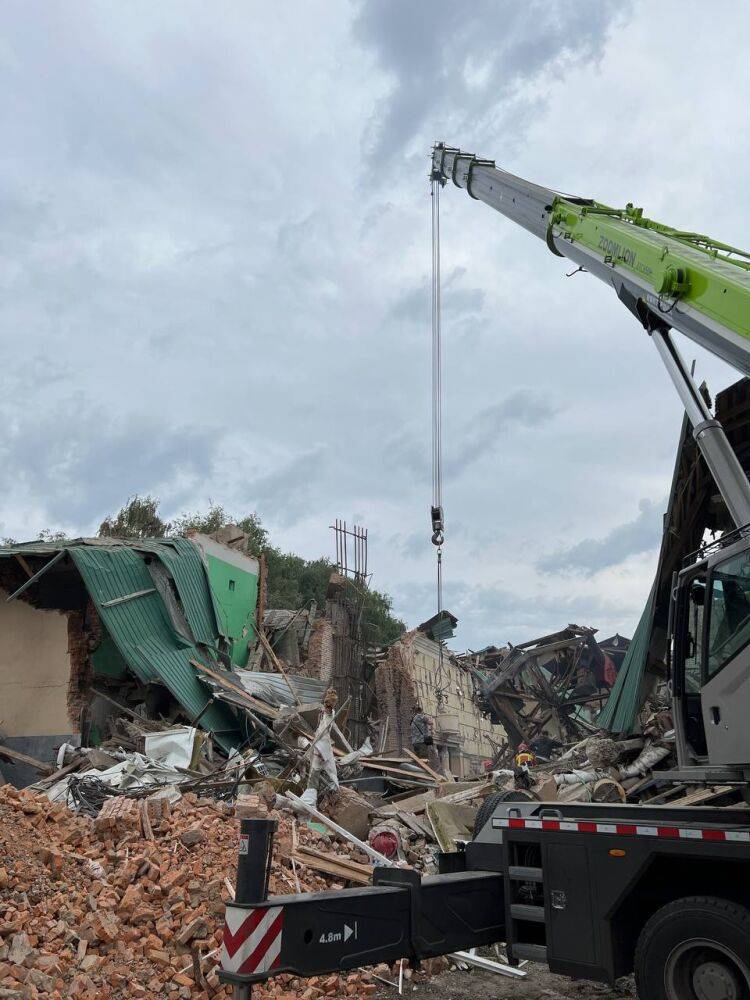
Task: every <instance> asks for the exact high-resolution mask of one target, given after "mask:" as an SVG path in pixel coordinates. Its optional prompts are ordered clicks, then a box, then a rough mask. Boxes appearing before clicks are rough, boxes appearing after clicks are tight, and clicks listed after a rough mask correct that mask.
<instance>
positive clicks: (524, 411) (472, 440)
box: [445, 389, 555, 478]
mask: <svg viewBox="0 0 750 1000" xmlns="http://www.w3.org/2000/svg"><path fill="white" fill-rule="evenodd" d="M554 414H555V407H554V406H553V405H552V404H551V403H550V402H549V401H548V400H547V399H545V398H544V397H543V396H540V395H539V394H538V393H536V392H534V391H533V390H531V389H517V390H516V391H515V392H512V393H510V395H508V396H506V397H505V398H504V399H501V400H500V401H499V402H497V403H494V404H493V405H492V406H488V407H486V408H485V409H483V410H480V411H479V413H477V414H476V416H475V417H474V418H473V419H472V421H471V424H470V425H469V426H467V427H466V428H465V429H464V431H463V433H462V434H461V435H458V436H457V438H458V440H460V442H461V447H460V450H455V451H451V452H450V453H449V455H448V458H447V461H446V463H445V471H446V473H447V475H448V476H449V477H454V478H455V477H458V476H460V475H461V474H462V473H463V472H465V470H466V469H467V468H468V467H469V466H470V465H471V464H472V463H474V462H476V461H477V459H479V458H481V456H482V455H485V454H487V453H488V452H491V451H494V449H495V448H496V447H497V441H498V438H499V437H501V436H502V435H504V434H507V433H508V432H509V431H510V430H512V429H513V428H514V427H515V428H520V429H525V430H533V429H534V428H536V427H539V426H540V425H542V424H545V423H547V422H548V421H549V420H551V419H552V417H553V416H554Z"/></svg>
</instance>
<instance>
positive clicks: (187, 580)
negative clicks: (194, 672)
mask: <svg viewBox="0 0 750 1000" xmlns="http://www.w3.org/2000/svg"><path fill="white" fill-rule="evenodd" d="M134 545H135V547H136V548H138V549H141V550H142V551H147V552H152V553H153V554H154V555H155V556H156V557H157V558H158V559H160V560H161V562H162V563H163V564H164V565H165V566H166V568H167V569H168V570H169V572H170V573H171V575H172V579H173V580H174V582H175V585H176V587H177V593H178V594H179V595H180V600H181V601H182V606H183V608H184V610H185V617H186V618H187V620H188V623H189V625H190V628H191V629H192V631H193V635H194V636H195V638H196V639H197V641H198V642H203V643H205V644H206V645H207V646H212V647H213V646H215V645H216V642H217V637H218V635H219V632H218V630H217V621H216V614H215V612H214V602H213V598H212V595H211V590H210V587H209V585H208V578H207V576H206V572H205V569H204V566H203V559H202V558H201V553H200V551H199V550H198V549H197V548H196V546H195V545H193V543H192V542H191V541H189V539H187V538H170V539H168V540H164V541H161V540H159V541H151V540H150V539H146V540H145V541H143V542H137V543H134Z"/></svg>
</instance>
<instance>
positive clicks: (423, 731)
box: [411, 705, 433, 760]
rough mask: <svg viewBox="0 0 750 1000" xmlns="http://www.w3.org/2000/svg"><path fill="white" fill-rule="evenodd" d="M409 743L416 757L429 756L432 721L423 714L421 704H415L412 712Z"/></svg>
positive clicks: (425, 758) (424, 758)
mask: <svg viewBox="0 0 750 1000" xmlns="http://www.w3.org/2000/svg"><path fill="white" fill-rule="evenodd" d="M411 743H412V747H413V748H414V753H415V754H416V755H417V757H420V758H421V759H422V760H427V758H428V757H429V756H430V747H431V746H432V744H433V739H432V721H431V719H430V718H429V717H428V716H427V715H425V714H424V712H423V711H422V706H421V705H415V706H414V712H413V713H412V717H411Z"/></svg>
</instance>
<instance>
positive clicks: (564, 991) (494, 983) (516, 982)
mask: <svg viewBox="0 0 750 1000" xmlns="http://www.w3.org/2000/svg"><path fill="white" fill-rule="evenodd" d="M523 969H524V972H526V973H527V976H526V978H525V979H516V978H513V979H510V978H508V977H506V976H498V975H494V974H492V973H489V972H480V971H479V970H477V969H474V970H473V971H471V972H459V971H455V972H446V973H443V975H441V976H438V977H436V978H435V979H434V980H433V981H432V982H430V983H421V984H419V985H417V986H413V985H412V984H411V983H408V982H405V983H404V996H405V997H412V998H413V1000H471V998H474V997H486V998H487V1000H506V998H507V1000H511V998H512V1000H557V998H560V1000H633V998H634V997H635V987H634V986H633V980H632V979H620V980H619V981H618V982H617V983H616V984H615V986H614V987H610V986H603V985H602V984H601V983H589V982H586V981H584V980H575V979H568V977H567V976H555V975H553V974H552V973H551V972H549V971H548V970H547V968H546V967H545V966H542V965H535V964H533V963H531V962H528V963H527V964H526V965H525V966H524V967H523ZM377 996H378V1000H394V997H397V996H398V992H397V990H395V989H393V988H389V987H387V986H384V987H383V992H381V993H378V995H377Z"/></svg>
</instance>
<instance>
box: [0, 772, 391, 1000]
mask: <svg viewBox="0 0 750 1000" xmlns="http://www.w3.org/2000/svg"><path fill="white" fill-rule="evenodd" d="M275 818H277V819H278V821H279V833H278V836H277V842H276V850H275V854H274V866H273V872H272V875H271V884H270V892H271V894H272V895H273V894H286V893H289V892H295V891H297V888H298V882H297V879H299V888H300V889H301V891H303V892H305V891H311V892H314V891H320V890H325V889H331V888H341V887H342V886H340V885H339V884H337V883H336V882H335V880H332V879H331V878H330V877H328V878H326V877H323V876H319V875H317V874H315V873H314V872H312V871H310V870H308V869H304V868H302V867H301V866H299V865H298V866H297V871H296V872H295V871H293V870H292V868H291V867H289V866H290V865H291V855H292V820H291V818H289V817H288V816H286V815H281V814H279V815H278V816H275ZM298 836H299V842H300V843H304V844H307V845H309V846H311V847H318V848H324V849H326V850H331V849H335V850H336V851H337V852H338V853H340V854H341V855H342V856H350V857H353V858H354V859H355V860H366V859H363V858H361V857H360V856H359V855H358V854H357V851H356V849H354V848H352V847H351V846H350V845H349V846H347V845H344V844H335V845H334V847H333V848H332V846H331V845H330V844H327V843H325V842H321V840H320V838H319V836H318V835H317V834H316V833H315V832H314V831H312V830H310V829H308V827H307V825H306V824H305V823H300V824H299V831H298ZM236 863H237V818H236V816H235V810H234V808H233V807H231V806H228V805H226V804H225V803H223V802H220V801H214V800H212V799H197V798H196V797H195V796H194V795H192V794H187V795H185V796H183V798H182V799H181V800H180V801H179V802H177V803H176V804H175V805H173V806H172V807H171V808H170V807H169V806H168V804H167V803H166V800H165V799H163V798H162V799H155V800H153V803H152V802H151V801H149V800H142V801H140V802H138V801H136V800H130V799H125V798H116V799H111V800H109V801H108V802H107V803H106V807H105V808H104V809H103V810H102V812H101V813H100V815H99V816H98V817H97V818H96V819H95V820H91V819H89V818H87V817H82V816H76V815H75V814H74V813H72V812H71V811H70V810H69V809H68V808H67V807H65V806H62V805H53V804H51V803H50V802H49V800H48V799H46V798H45V797H43V796H40V795H35V794H34V793H32V792H29V791H21V792H19V791H17V790H16V789H14V788H12V787H11V786H9V785H5V786H3V787H1V788H0V996H2V997H5V998H18V1000H21V998H23V1000H27V998H34V997H42V996H43V997H52V998H55V1000H63V998H67V997H78V998H81V1000H94V998H97V1000H101V998H112V1000H115V998H120V997H138V998H145V1000H150V998H153V1000H156V998H163V997H175V998H177V997H193V998H201V1000H209V998H212V997H218V996H222V997H223V996H228V995H231V989H230V988H229V987H224V986H222V985H221V983H220V982H219V980H218V974H217V965H218V962H219V946H220V943H221V934H222V926H223V920H224V907H225V904H226V902H227V901H228V900H229V899H230V894H231V893H232V892H233V889H232V886H233V882H234V878H235V875H236ZM386 974H387V970H386ZM375 992H376V985H375V983H374V982H373V980H372V976H371V975H370V974H369V973H367V972H361V973H356V974H353V975H342V976H338V975H334V976H328V977H322V978H319V979H316V980H309V981H306V982H305V981H300V980H298V979H296V978H294V977H291V976H279V977H277V978H276V979H274V980H271V981H269V982H268V983H266V984H263V985H261V986H256V987H254V990H253V998H254V1000H264V998H269V1000H270V998H275V1000H291V998H292V997H304V998H306V1000H313V998H318V997H343V996H357V997H362V996H368V995H370V994H372V993H375Z"/></svg>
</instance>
